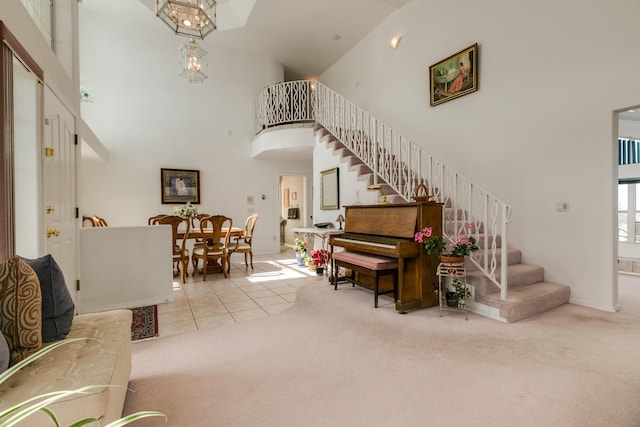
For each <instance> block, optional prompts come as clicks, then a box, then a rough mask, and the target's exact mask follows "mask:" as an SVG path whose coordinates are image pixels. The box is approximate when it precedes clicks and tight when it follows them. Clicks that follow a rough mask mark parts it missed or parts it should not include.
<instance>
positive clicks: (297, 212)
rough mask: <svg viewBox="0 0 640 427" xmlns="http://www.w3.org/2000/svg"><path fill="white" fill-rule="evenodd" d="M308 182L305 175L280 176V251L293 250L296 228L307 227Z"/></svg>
mask: <svg viewBox="0 0 640 427" xmlns="http://www.w3.org/2000/svg"><path fill="white" fill-rule="evenodd" d="M306 182H307V178H306V176H304V175H280V207H279V210H280V212H279V214H280V251H281V252H282V251H287V250H291V248H292V246H293V244H294V241H295V236H294V234H293V231H291V230H292V229H293V228H295V227H305V225H306V218H307V216H308V214H307V209H306V206H307V204H306V191H305V189H306Z"/></svg>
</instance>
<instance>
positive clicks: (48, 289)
mask: <svg viewBox="0 0 640 427" xmlns="http://www.w3.org/2000/svg"><path fill="white" fill-rule="evenodd" d="M23 260H24V261H25V262H26V263H27V264H29V265H30V266H31V268H33V269H34V271H35V272H36V274H37V275H38V280H39V281H40V291H41V294H42V342H50V341H56V340H61V339H63V338H65V337H66V336H67V334H68V333H69V330H70V329H71V322H72V321H73V314H74V309H75V306H74V304H73V299H71V294H70V293H69V289H67V284H66V282H65V281H64V275H63V274H62V270H61V269H60V266H58V263H56V260H55V259H53V257H52V256H51V255H45V256H43V257H40V258H36V259H26V258H23Z"/></svg>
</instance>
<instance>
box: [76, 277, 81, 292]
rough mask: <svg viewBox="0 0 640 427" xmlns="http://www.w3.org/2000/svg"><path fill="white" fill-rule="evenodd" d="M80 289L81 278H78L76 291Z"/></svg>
mask: <svg viewBox="0 0 640 427" xmlns="http://www.w3.org/2000/svg"><path fill="white" fill-rule="evenodd" d="M79 290H80V279H76V291H79Z"/></svg>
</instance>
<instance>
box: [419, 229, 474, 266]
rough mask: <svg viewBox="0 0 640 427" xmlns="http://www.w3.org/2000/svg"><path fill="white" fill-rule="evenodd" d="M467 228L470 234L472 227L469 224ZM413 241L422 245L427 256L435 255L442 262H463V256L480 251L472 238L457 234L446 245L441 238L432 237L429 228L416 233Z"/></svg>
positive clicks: (431, 231) (431, 230)
mask: <svg viewBox="0 0 640 427" xmlns="http://www.w3.org/2000/svg"><path fill="white" fill-rule="evenodd" d="M467 228H468V229H469V230H470V231H469V232H470V233H471V232H472V230H473V225H471V224H469V225H468V227H467ZM413 240H414V241H416V242H419V243H422V244H424V248H425V249H426V251H427V254H432V253H435V254H437V255H439V256H440V259H441V260H442V261H443V262H464V257H465V256H469V255H470V254H471V252H475V251H477V250H478V249H480V248H479V247H478V243H477V242H476V239H475V237H473V236H468V235H465V234H457V235H456V237H455V239H454V240H453V241H452V242H449V243H446V242H445V241H444V239H443V238H442V236H434V235H433V229H432V228H431V227H425V228H424V229H423V230H422V231H418V232H417V233H416V234H415V235H414V236H413Z"/></svg>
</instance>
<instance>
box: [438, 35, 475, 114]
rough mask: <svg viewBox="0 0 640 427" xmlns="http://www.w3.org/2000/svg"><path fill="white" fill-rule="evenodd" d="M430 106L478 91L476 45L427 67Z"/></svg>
mask: <svg viewBox="0 0 640 427" xmlns="http://www.w3.org/2000/svg"><path fill="white" fill-rule="evenodd" d="M429 88H430V89H429V92H430V93H429V101H430V104H431V106H432V107H433V106H434V105H438V104H442V103H443V102H447V101H451V100H452V99H455V98H458V97H460V96H463V95H466V94H468V93H471V92H475V91H476V90H478V44H477V43H476V44H474V45H473V46H469V47H468V48H466V49H463V50H461V51H460V52H458V53H456V54H455V55H451V56H450V57H448V58H446V59H443V60H442V61H440V62H437V63H435V64H433V65H432V66H430V67H429Z"/></svg>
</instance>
